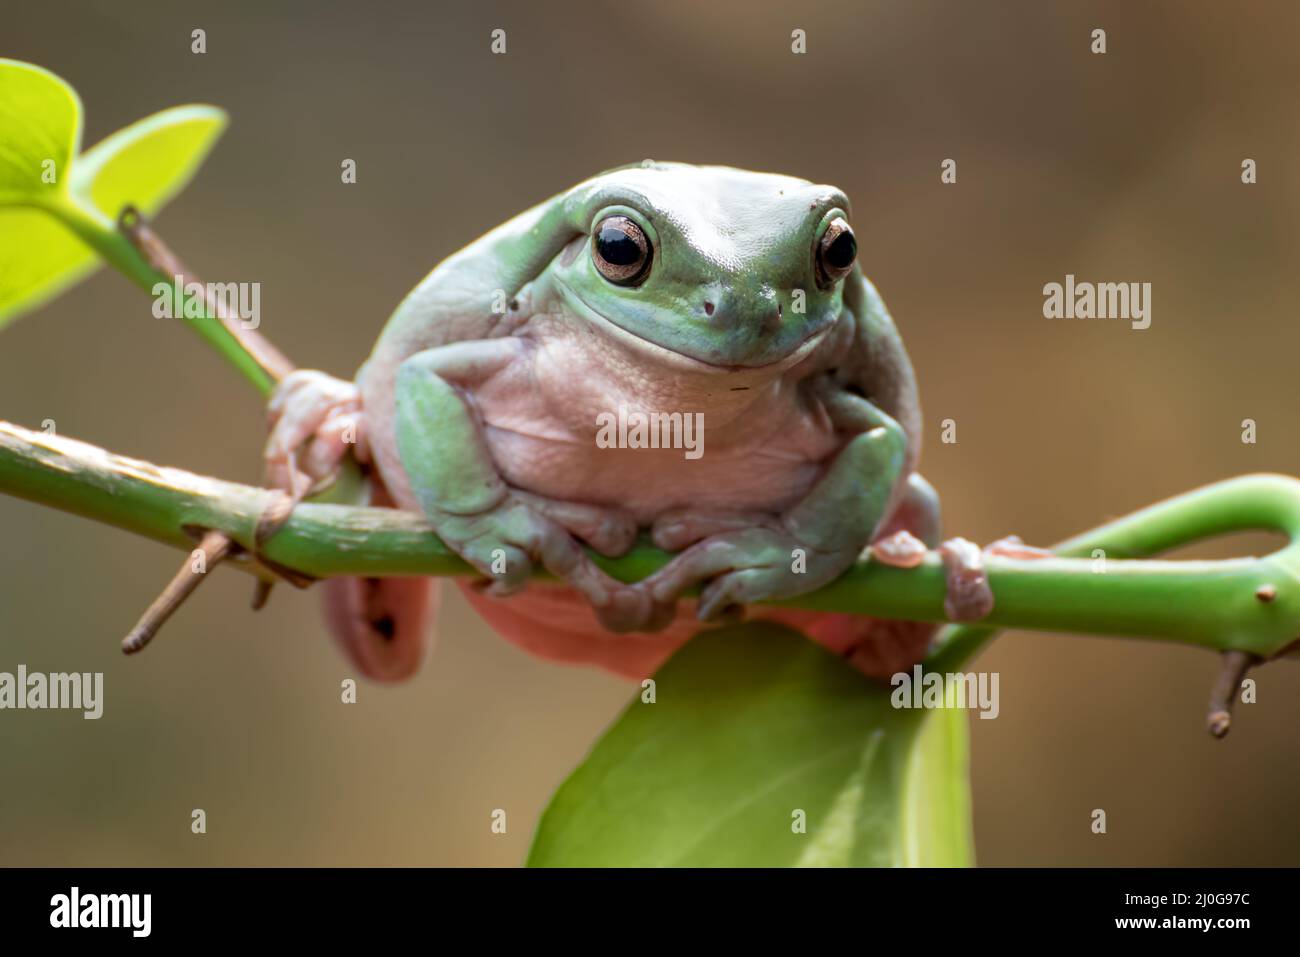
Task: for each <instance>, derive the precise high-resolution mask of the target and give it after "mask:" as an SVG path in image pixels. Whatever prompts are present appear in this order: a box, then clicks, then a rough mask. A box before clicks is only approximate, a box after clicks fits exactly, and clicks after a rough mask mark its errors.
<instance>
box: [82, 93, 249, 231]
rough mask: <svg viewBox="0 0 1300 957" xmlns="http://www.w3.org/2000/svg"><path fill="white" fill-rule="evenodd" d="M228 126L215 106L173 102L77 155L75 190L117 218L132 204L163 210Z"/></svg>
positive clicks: (146, 210)
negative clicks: (178, 104) (165, 108)
mask: <svg viewBox="0 0 1300 957" xmlns="http://www.w3.org/2000/svg"><path fill="white" fill-rule="evenodd" d="M225 128H226V114H225V112H224V111H222V110H219V109H217V108H216V107H215V106H201V105H191V106H174V107H172V108H171V109H169V110H163V111H162V112H160V113H155V114H153V115H152V116H146V117H145V118H144V119H142V120H138V121H136V122H135V123H132V124H131V125H130V126H128V127H126V128H125V129H121V130H118V131H117V132H116V133H114V134H113V135H112V136H109V137H108V138H107V139H105V140H102V141H101V142H99V143H96V144H95V145H94V146H93V147H91V148H90V149H89V150H87V151H86V153H85V154H84V155H82V156H81V157H80V158H78V159H77V162H76V164H75V166H74V167H73V170H72V191H73V193H74V194H76V195H77V196H78V197H79V198H81V199H83V200H89V201H90V202H92V203H94V205H95V206H96V208H98V209H99V210H100V212H102V213H104V214H105V215H107V216H110V217H112V218H116V217H117V214H118V213H120V212H121V211H122V207H123V206H125V205H127V204H128V203H131V204H133V205H135V206H136V207H137V208H138V209H140V210H142V211H143V212H144V213H145V214H146V215H148V216H152V215H153V214H154V213H156V212H157V211H158V210H160V209H162V208H163V206H165V205H166V204H167V203H168V202H169V201H170V200H171V198H172V197H173V196H175V195H176V194H177V193H179V192H180V191H181V190H182V189H184V188H185V186H186V185H187V184H188V183H189V181H190V180H191V179H192V178H193V176H194V174H195V172H196V171H197V170H198V168H199V166H200V165H201V164H202V163H203V161H204V160H205V159H206V158H207V156H208V153H210V152H211V151H212V147H213V146H215V145H216V142H217V137H219V136H220V135H221V133H222V131H223V130H225Z"/></svg>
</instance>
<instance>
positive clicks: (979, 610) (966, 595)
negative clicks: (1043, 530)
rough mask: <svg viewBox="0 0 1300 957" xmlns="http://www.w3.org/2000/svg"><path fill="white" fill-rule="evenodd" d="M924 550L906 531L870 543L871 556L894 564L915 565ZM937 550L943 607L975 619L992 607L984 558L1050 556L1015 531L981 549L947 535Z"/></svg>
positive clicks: (953, 616)
mask: <svg viewBox="0 0 1300 957" xmlns="http://www.w3.org/2000/svg"><path fill="white" fill-rule="evenodd" d="M925 553H926V548H925V543H924V542H922V541H921V540H920V539H918V538H916V537H915V536H914V535H912V534H911V533H910V532H907V531H900V532H897V533H895V534H893V535H891V536H889V537H888V538H883V539H879V540H877V541H875V542H873V543H872V544H871V556H872V558H874V559H875V560H877V561H879V562H881V563H883V564H885V565H892V566H894V567H895V568H915V567H916V566H917V565H919V564H921V561H922V559H924V558H925ZM939 554H940V556H942V558H943V567H944V573H945V578H946V581H947V590H946V594H945V596H944V601H943V610H944V614H946V615H947V616H948V619H949V620H950V621H978V620H979V619H981V618H984V617H986V616H987V615H988V614H989V612H991V611H992V610H993V591H992V589H990V588H989V583H988V577H987V576H986V575H985V573H984V560H985V559H986V558H990V557H992V558H1010V559H1014V560H1016V561H1033V560H1036V559H1040V558H1051V557H1052V553H1051V552H1050V551H1048V550H1047V549H1045V548H1036V547H1035V546H1033V545H1026V544H1025V543H1024V542H1022V541H1021V540H1020V538H1019V537H1018V536H1016V535H1009V536H1007V537H1006V538H1000V539H998V540H997V541H996V542H994V543H993V544H991V545H989V546H987V547H986V548H983V549H981V548H980V547H979V546H978V545H976V544H975V543H974V542H971V541H968V540H966V539H964V538H950V539H948V540H947V541H945V542H944V543H943V544H942V545H940V546H939Z"/></svg>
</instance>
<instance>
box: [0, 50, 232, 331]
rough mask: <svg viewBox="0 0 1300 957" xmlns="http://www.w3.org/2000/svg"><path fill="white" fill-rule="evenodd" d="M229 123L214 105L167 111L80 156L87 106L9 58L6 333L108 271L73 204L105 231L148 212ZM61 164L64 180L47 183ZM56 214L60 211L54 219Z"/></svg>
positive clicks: (1, 186) (1, 175)
mask: <svg viewBox="0 0 1300 957" xmlns="http://www.w3.org/2000/svg"><path fill="white" fill-rule="evenodd" d="M225 125H226V116H225V113H223V112H222V111H221V110H219V109H217V108H216V107H212V106H198V105H195V106H179V107H174V108H172V109H169V110H163V111H162V112H160V113H155V114H154V115H152V116H149V117H146V118H144V119H142V120H140V121H139V122H136V123H133V124H132V125H130V126H128V127H126V128H125V129H121V130H118V131H117V132H116V133H114V134H113V135H111V136H109V137H108V138H107V139H105V140H103V141H102V142H100V143H98V144H97V145H95V146H94V147H93V148H92V149H90V150H88V151H87V152H86V153H84V154H82V155H81V156H77V155H76V151H77V148H78V146H79V144H80V138H81V103H80V101H79V100H78V99H77V95H76V93H75V92H74V91H73V90H72V88H71V87H70V86H68V85H67V84H66V83H64V82H63V81H62V80H60V79H59V78H58V77H56V76H55V75H54V74H52V73H50V72H48V71H46V70H42V69H41V68H40V67H36V66H32V65H31V64H27V63H20V62H17V61H15V60H0V327H3V326H4V325H5V324H6V323H7V322H9V321H12V320H13V319H15V318H17V317H18V316H20V315H22V314H23V313H25V312H29V311H31V310H32V309H34V308H36V307H37V306H39V305H41V304H42V303H44V302H46V301H47V300H49V299H50V298H52V297H53V296H55V295H57V294H58V293H59V292H61V291H63V290H64V289H66V288H67V287H68V286H71V285H72V284H73V283H75V282H77V281H78V280H80V279H82V278H84V277H85V276H87V275H89V274H90V273H92V272H93V271H94V270H95V269H96V268H97V267H98V265H99V261H98V257H97V256H96V254H95V252H94V251H93V250H91V249H90V248H89V247H88V246H86V245H85V244H84V243H83V242H82V241H81V240H80V239H78V238H77V237H76V236H75V234H73V233H72V232H71V231H70V230H68V229H67V227H66V226H64V225H63V224H62V223H61V222H60V221H59V219H58V218H56V217H57V216H58V215H59V214H60V213H61V212H62V211H63V210H66V209H67V208H68V207H69V206H70V205H76V206H80V207H82V208H83V209H87V210H91V211H92V213H93V216H92V218H93V219H94V220H97V221H101V222H102V223H103V224H104V228H111V225H109V224H111V222H112V221H113V220H114V219H115V218H116V217H117V214H118V213H119V212H120V211H121V209H122V207H123V206H125V205H126V204H128V203H130V204H133V205H135V206H136V207H137V208H139V209H141V210H142V211H143V212H144V213H145V214H146V215H153V214H154V213H156V212H157V211H158V210H160V209H161V208H162V207H163V206H164V205H165V204H166V203H167V202H168V201H169V200H170V199H171V198H172V197H173V196H175V195H176V194H177V193H178V192H180V190H181V189H183V188H184V187H185V184H186V183H188V182H189V180H190V178H191V177H192V176H193V175H194V173H195V171H196V170H197V169H198V167H199V165H200V164H201V163H202V162H203V160H204V158H205V157H206V156H207V154H208V152H209V151H210V150H211V149H212V146H213V145H214V144H215V142H216V139H217V137H218V136H220V135H221V132H222V130H223V129H224V128H225ZM46 160H53V162H54V166H53V170H54V172H55V176H56V181H55V182H54V183H52V184H50V183H44V182H42V176H41V174H42V172H44V171H45V170H46V169H48V168H49V167H48V166H47V165H43V164H45V161H46ZM51 214H53V215H51Z"/></svg>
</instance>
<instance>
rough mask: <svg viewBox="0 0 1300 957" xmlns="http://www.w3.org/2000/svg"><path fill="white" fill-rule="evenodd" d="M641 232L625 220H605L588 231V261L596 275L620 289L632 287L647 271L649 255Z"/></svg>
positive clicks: (647, 238) (643, 232)
mask: <svg viewBox="0 0 1300 957" xmlns="http://www.w3.org/2000/svg"><path fill="white" fill-rule="evenodd" d="M653 252H654V251H653V250H652V249H651V247H650V239H649V237H647V236H646V234H645V230H643V229H642V228H641V227H640V226H638V225H637V224H636V223H634V222H633V221H632V220H630V219H628V218H627V217H626V216H607V217H606V218H604V219H602V220H601V221H600V222H599V223H597V224H596V228H595V229H593V230H592V231H591V259H592V262H594V263H595V264H596V269H597V270H599V272H600V274H601V275H602V276H604V277H605V278H606V279H608V280H609V281H610V282H612V283H617V284H618V285H620V286H635V285H636V284H637V283H639V282H641V281H642V280H644V279H645V277H646V274H647V273H648V272H649V271H650V260H651V258H652V255H653Z"/></svg>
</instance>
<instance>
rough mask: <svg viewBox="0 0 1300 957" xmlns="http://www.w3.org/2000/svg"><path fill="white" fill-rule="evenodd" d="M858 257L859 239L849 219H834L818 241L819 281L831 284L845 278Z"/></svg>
mask: <svg viewBox="0 0 1300 957" xmlns="http://www.w3.org/2000/svg"><path fill="white" fill-rule="evenodd" d="M857 258H858V241H857V240H856V239H855V238H854V237H853V230H852V228H851V227H850V226H849V224H848V221H847V220H845V219H842V218H838V217H837V218H835V219H832V220H831V224H830V225H829V226H827V227H826V232H824V233H822V238H821V241H820V242H818V243H817V281H818V282H820V283H821V284H822V285H824V286H829V285H830V284H831V283H833V282H836V281H837V280H840V279H843V278H844V277H845V276H847V275H848V274H849V270H851V269H852V268H853V261H854V260H855V259H857Z"/></svg>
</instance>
